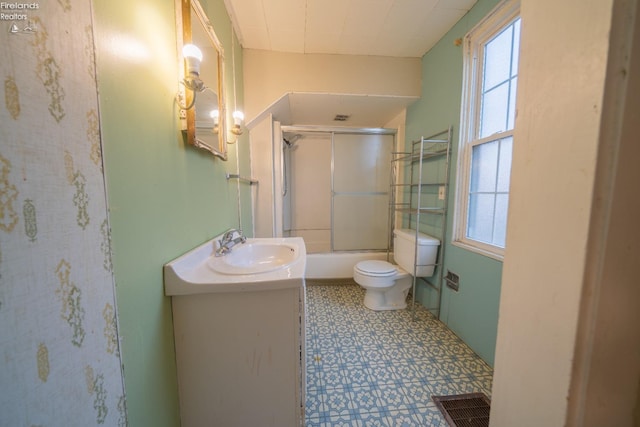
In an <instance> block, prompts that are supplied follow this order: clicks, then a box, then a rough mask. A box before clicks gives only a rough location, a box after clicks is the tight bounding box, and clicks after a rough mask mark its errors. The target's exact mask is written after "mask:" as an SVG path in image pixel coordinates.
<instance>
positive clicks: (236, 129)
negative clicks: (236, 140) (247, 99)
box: [231, 110, 244, 135]
mask: <svg viewBox="0 0 640 427" xmlns="http://www.w3.org/2000/svg"><path fill="white" fill-rule="evenodd" d="M243 120H244V113H243V112H242V111H239V110H236V111H234V112H233V127H232V128H231V133H233V134H234V135H242V129H240V126H241V125H242V121H243Z"/></svg>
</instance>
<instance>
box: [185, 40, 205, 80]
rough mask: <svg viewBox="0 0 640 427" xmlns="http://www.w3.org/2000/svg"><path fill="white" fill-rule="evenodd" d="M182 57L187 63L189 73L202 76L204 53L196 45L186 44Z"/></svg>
mask: <svg viewBox="0 0 640 427" xmlns="http://www.w3.org/2000/svg"><path fill="white" fill-rule="evenodd" d="M182 55H183V56H184V60H185V61H187V73H189V74H196V75H200V62H202V51H201V50H200V49H199V48H198V46H196V45H194V44H186V45H184V47H183V48H182Z"/></svg>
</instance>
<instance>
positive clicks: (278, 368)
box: [172, 278, 305, 427]
mask: <svg viewBox="0 0 640 427" xmlns="http://www.w3.org/2000/svg"><path fill="white" fill-rule="evenodd" d="M304 286H305V285H304V279H303V278H297V279H290V280H287V281H285V282H283V283H282V286H281V287H279V288H278V289H267V290H257V291H244V292H217V293H202V294H193V295H174V296H172V309H173V322H174V335H175V346H176V362H177V369H178V386H179V399H180V418H181V421H182V427H204V426H206V427H212V426H221V427H248V426H260V427H270V426H273V427H288V426H292V427H293V426H296V427H298V426H302V425H303V422H304V391H305V381H304V361H305V355H304V289H305V288H304Z"/></svg>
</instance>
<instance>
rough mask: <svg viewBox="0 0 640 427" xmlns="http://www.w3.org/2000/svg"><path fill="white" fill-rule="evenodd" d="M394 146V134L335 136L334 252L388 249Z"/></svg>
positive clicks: (333, 175) (333, 163)
mask: <svg viewBox="0 0 640 427" xmlns="http://www.w3.org/2000/svg"><path fill="white" fill-rule="evenodd" d="M393 146H394V136H393V135H376V134H338V133H336V134H334V137H333V150H332V151H333V159H332V165H333V174H332V177H333V179H332V221H333V224H332V227H331V228H332V236H331V237H332V239H331V240H332V249H333V250H334V251H353V250H386V249H387V243H388V241H389V239H388V235H387V233H388V232H389V230H388V221H389V177H390V167H391V152H392V151H393Z"/></svg>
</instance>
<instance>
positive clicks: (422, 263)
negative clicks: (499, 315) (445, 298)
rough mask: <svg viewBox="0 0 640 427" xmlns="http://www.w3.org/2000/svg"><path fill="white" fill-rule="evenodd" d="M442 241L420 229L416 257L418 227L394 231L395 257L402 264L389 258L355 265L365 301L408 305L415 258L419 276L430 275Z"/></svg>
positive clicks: (375, 305)
mask: <svg viewBox="0 0 640 427" xmlns="http://www.w3.org/2000/svg"><path fill="white" fill-rule="evenodd" d="M439 245H440V241H439V240H438V239H436V238H434V237H431V236H428V235H426V234H423V233H418V245H417V248H418V256H417V258H416V256H415V253H416V251H415V250H416V231H415V230H409V229H398V230H394V231H393V247H394V252H393V258H394V260H395V261H396V262H397V263H398V265H394V264H391V263H389V262H387V261H372V260H370V261H360V262H359V263H357V264H356V265H355V267H353V280H355V281H356V283H357V284H359V285H360V286H362V287H363V288H364V289H365V290H366V292H365V295H364V305H365V307H367V308H370V309H371V310H398V309H402V308H405V307H406V306H407V301H406V299H407V294H408V293H409V289H410V288H411V285H412V283H413V276H411V274H412V273H413V271H414V262H415V260H416V259H417V266H418V267H417V270H416V273H417V276H418V277H430V276H432V275H433V270H434V269H435V263H436V255H437V253H438V246H439Z"/></svg>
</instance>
